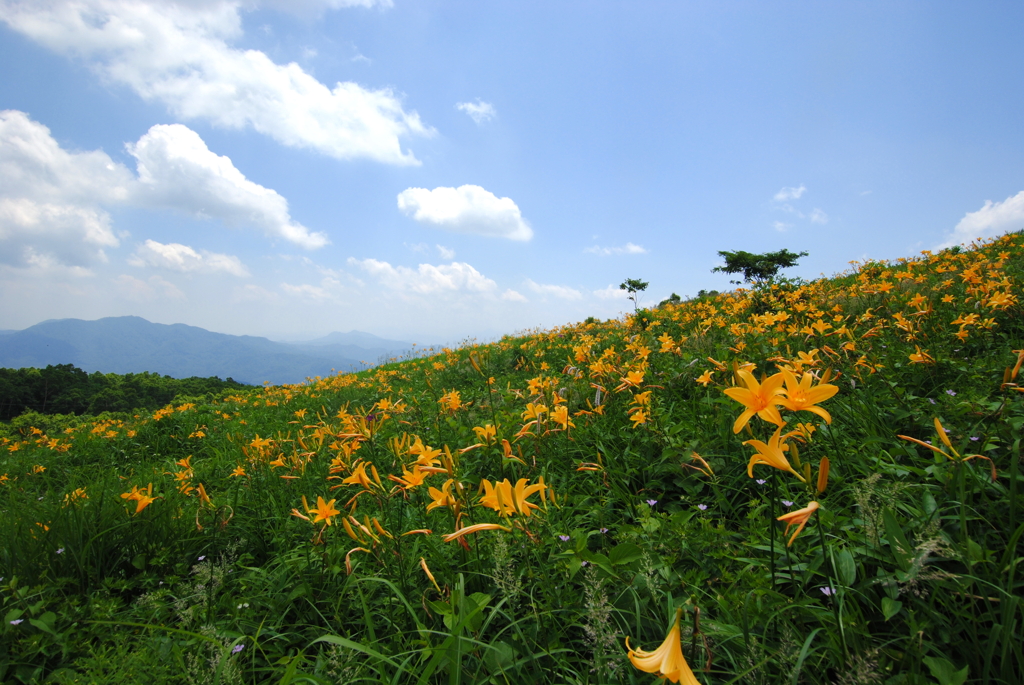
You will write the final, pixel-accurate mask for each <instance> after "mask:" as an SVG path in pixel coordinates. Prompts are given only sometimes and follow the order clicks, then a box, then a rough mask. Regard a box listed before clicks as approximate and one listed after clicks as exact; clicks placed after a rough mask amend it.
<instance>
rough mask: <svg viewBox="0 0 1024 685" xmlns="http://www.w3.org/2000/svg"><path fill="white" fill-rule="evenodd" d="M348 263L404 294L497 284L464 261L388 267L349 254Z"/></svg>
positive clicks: (479, 290) (475, 289) (487, 288)
mask: <svg viewBox="0 0 1024 685" xmlns="http://www.w3.org/2000/svg"><path fill="white" fill-rule="evenodd" d="M348 263H349V264H350V265H352V266H355V267H358V268H360V269H362V270H363V271H365V272H366V273H368V274H369V275H370V276H373V277H375V278H376V279H377V280H378V281H379V282H380V283H381V285H383V286H385V287H387V288H390V289H392V290H397V291H400V292H405V293H418V294H421V295H429V294H431V293H440V292H454V291H468V292H477V293H492V292H494V291H495V290H496V289H497V287H498V284H497V283H495V282H494V281H492V280H491V279H489V278H487V277H486V276H484V275H483V274H481V273H480V272H479V271H477V270H476V269H474V268H473V267H472V266H471V265H469V264H466V263H465V262H452V263H451V264H440V265H437V266H435V265H433V264H420V265H419V266H418V267H417V268H415V269H410V268H409V267H406V266H392V265H391V264H389V263H387V262H383V261H380V260H377V259H356V258H354V257H349V260H348Z"/></svg>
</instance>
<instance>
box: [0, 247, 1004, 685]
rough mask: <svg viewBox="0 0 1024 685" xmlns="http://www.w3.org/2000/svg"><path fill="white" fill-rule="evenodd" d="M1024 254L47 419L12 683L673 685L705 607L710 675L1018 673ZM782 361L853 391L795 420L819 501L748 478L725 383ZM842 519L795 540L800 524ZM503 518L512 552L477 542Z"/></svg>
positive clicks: (770, 474) (748, 432)
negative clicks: (139, 410)
mask: <svg viewBox="0 0 1024 685" xmlns="http://www.w3.org/2000/svg"><path fill="white" fill-rule="evenodd" d="M1022 246H1024V236H1021V235H1020V234H1012V235H1009V236H1006V237H1005V238H1002V239H999V240H996V241H992V242H990V243H987V244H984V245H979V246H975V247H974V248H972V249H970V250H958V249H954V250H947V251H945V252H943V253H941V254H938V255H930V254H927V253H926V254H924V255H923V256H922V257H920V258H915V259H907V260H900V261H898V262H896V263H893V264H887V263H879V262H872V263H868V264H863V265H857V268H855V269H854V270H851V271H850V272H848V273H845V274H840V275H838V276H835V277H833V278H830V279H821V280H819V281H814V282H810V283H802V282H782V283H779V284H776V285H775V286H774V287H765V288H761V289H758V290H756V291H738V292H734V293H726V294H722V295H719V296H716V297H704V298H700V299H698V300H693V301H689V302H683V303H680V304H678V305H668V306H666V307H664V308H661V309H657V310H647V311H644V310H641V311H640V312H638V313H637V314H636V315H634V316H632V317H629V318H628V319H626V320H622V321H607V322H595V323H582V324H577V325H570V326H565V327H562V328H559V329H555V330H551V331H539V332H533V333H528V334H524V335H518V336H508V337H505V338H503V339H502V340H500V341H498V342H495V343H492V344H489V345H466V346H465V347H463V348H461V349H455V350H447V349H446V350H441V351H432V352H433V354H432V355H431V356H426V357H422V358H417V359H404V360H400V361H398V362H395V363H391V364H387V365H385V366H382V367H378V368H377V369H374V370H371V371H366V372H362V373H359V374H350V375H344V376H336V377H331V378H324V379H311V380H310V381H309V382H307V383H306V384H303V385H299V386H285V387H267V388H262V389H257V390H253V391H250V392H244V393H242V392H240V393H237V394H234V395H227V394H225V395H221V396H220V397H219V398H218V399H216V400H212V401H208V402H204V403H199V404H192V403H188V404H184V405H171V406H169V407H167V408H165V409H162V410H159V411H157V412H154V413H151V414H145V415H140V416H137V417H134V418H125V419H123V420H121V419H116V418H113V417H110V418H107V419H106V420H97V421H95V422H88V423H84V424H82V425H80V426H77V427H73V428H69V429H67V430H66V431H64V432H55V433H54V434H52V435H48V434H46V432H45V431H44V430H42V429H40V430H38V431H32V430H31V427H25V426H21V429H20V432H18V433H16V434H14V436H13V437H11V438H6V439H4V440H3V445H2V446H0V450H2V452H0V454H2V457H0V475H2V474H6V479H4V480H3V482H2V483H0V576H2V580H0V597H2V603H3V607H2V611H3V618H4V620H3V623H2V624H0V680H2V681H3V682H5V683H7V682H10V683H32V682H40V683H41V682H55V683H121V682H126V683H127V682H140V681H143V680H144V681H146V682H148V683H154V684H155V683H165V682H166V683H180V682H189V683H207V682H208V683H271V682H272V683H293V682H294V683H299V682H302V683H336V682H345V683H350V682H351V683H403V684H404V683H466V684H469V683H580V684H582V683H653V682H656V681H657V677H656V675H654V674H648V673H645V672H642V671H640V670H638V669H637V668H634V666H633V665H632V664H631V663H630V661H629V660H628V658H627V652H626V647H625V639H626V637H629V638H630V644H631V646H633V647H634V648H635V647H637V646H642V647H643V648H645V649H646V650H648V651H650V650H653V649H655V648H656V647H657V645H659V644H660V643H661V642H662V640H663V639H664V638H665V635H666V633H667V632H668V630H669V628H670V627H671V624H672V621H673V619H674V617H675V615H676V609H677V608H678V607H682V608H683V609H684V611H683V619H682V639H681V643H682V650H683V654H684V655H685V657H686V659H687V661H688V663H689V665H690V667H691V668H692V669H693V671H694V673H695V674H696V677H697V679H698V681H699V682H701V683H714V684H716V685H717V684H725V683H749V684H751V685H762V684H769V683H771V684H774V683H782V682H785V683H841V684H843V685H853V684H870V683H891V684H893V685H895V684H907V685H912V684H926V683H938V685H955V684H959V683H1000V684H1005V685H1017V683H1019V682H1020V673H1024V647H1022V639H1021V638H1022V630H1021V619H1022V616H1021V606H1020V597H1021V596H1022V595H1024V592H1022V581H1021V579H1020V576H1021V570H1020V569H1018V565H1019V562H1020V561H1021V559H1024V553H1022V550H1024V545H1022V544H1021V538H1022V536H1024V512H1022V511H1021V506H1020V504H1019V495H1018V493H1019V491H1020V489H1021V477H1020V463H1019V460H1020V448H1021V438H1022V426H1024V397H1022V393H1021V392H1018V390H1017V386H1016V385H1015V383H1016V382H1017V381H1018V380H1019V379H1018V378H1011V377H1010V376H1011V375H1012V373H1013V368H1014V366H1015V365H1016V364H1017V362H1018V358H1019V357H1018V353H1017V352H1016V351H1015V350H1018V349H1019V348H1021V347H1024V344H1022V340H1024V335H1022V333H1024V325H1022V324H1024V320H1022V313H1024V310H1022V309H1021V306H1020V303H1019V302H1018V297H1019V294H1020V292H1021V284H1022V273H1024V252H1022ZM801 353H803V355H804V356H801ZM808 355H809V356H808ZM808 360H810V361H808ZM745 364H750V365H752V366H743V365H745ZM782 366H788V367H789V368H794V369H796V370H797V371H810V372H812V373H814V374H816V378H815V380H814V383H815V384H816V385H817V384H831V385H835V386H836V387H837V388H838V391H837V392H836V394H835V395H834V396H833V397H831V398H829V399H827V400H824V401H822V402H820V405H819V406H820V408H821V409H825V410H827V412H828V413H829V415H830V417H831V423H827V422H826V421H825V420H824V418H823V417H822V416H821V415H819V414H815V413H813V412H811V411H806V410H788V409H785V408H782V410H781V411H782V417H783V418H784V419H785V421H786V422H787V427H786V429H785V430H786V431H787V432H789V431H793V430H795V429H796V426H797V424H798V423H806V424H809V425H810V426H811V427H812V429H813V433H811V435H810V437H809V439H807V440H806V441H804V442H800V441H799V440H798V438H796V437H790V438H789V439H788V444H789V445H791V446H792V447H791V449H790V450H789V451H788V452H787V453H786V455H785V458H786V459H787V460H788V461H789V463H790V464H792V466H793V470H794V471H796V472H797V473H799V474H801V475H802V476H804V478H805V480H806V481H807V483H806V484H805V483H803V482H801V481H800V480H799V479H798V478H797V477H795V476H794V475H793V474H791V473H789V472H787V471H784V470H780V469H776V468H772V467H771V466H769V465H766V464H758V465H755V466H753V467H752V474H753V477H751V476H750V475H748V468H747V467H748V462H749V461H750V459H751V457H752V456H753V455H754V453H755V449H754V446H753V445H751V444H746V443H747V442H748V441H750V440H760V441H764V442H767V441H768V439H769V438H770V437H771V436H772V434H773V432H774V430H775V426H773V425H771V424H770V423H768V422H766V421H765V420H764V419H762V418H760V417H755V418H752V419H751V420H750V422H749V423H748V424H747V427H745V428H743V429H742V430H741V431H740V432H739V433H736V432H734V430H733V426H734V422H735V421H736V419H737V417H738V416H739V415H740V413H741V412H742V411H743V409H744V407H743V405H742V404H740V403H739V402H737V401H735V400H734V399H731V398H730V397H729V396H727V395H726V394H725V393H724V392H723V390H725V389H728V388H730V387H733V386H734V385H735V384H736V383H737V382H738V379H740V375H739V374H738V373H737V370H738V369H750V370H751V371H752V372H753V373H754V374H755V377H756V378H757V379H763V378H767V377H770V376H772V375H773V374H775V373H776V372H777V370H778V368H780V367H782ZM454 392H457V393H458V395H457V398H456V396H455V395H454V394H453V393H454ZM541 405H543V409H541V408H540V406H541ZM563 407H564V413H558V412H562V411H563V410H562V409H561V408H563ZM936 418H938V419H939V420H940V421H941V424H942V426H943V427H944V428H945V429H947V430H948V431H949V432H948V439H949V440H950V444H951V447H952V449H950V448H947V447H945V445H943V443H942V442H941V441H940V440H939V438H938V436H937V435H936V430H935V424H934V420H935V419H936ZM531 421H535V423H531ZM567 421H571V425H570V424H569V423H567ZM66 423H67V421H66V417H63V418H62V421H61V422H60V423H53V424H50V425H49V426H47V427H46V429H47V430H51V431H53V427H55V426H58V425H66ZM488 426H493V427H494V430H493V435H492V434H490V433H489V432H488V431H487V430H486V429H487V427H488ZM474 428H478V429H480V430H478V431H477V430H474ZM899 436H907V437H910V438H915V439H917V440H920V441H931V443H933V444H934V445H935V446H937V447H941V448H942V449H943V450H944V451H945V452H946V454H948V455H949V456H948V457H947V456H945V455H943V454H940V453H937V452H935V451H932V450H930V449H928V448H927V447H925V446H922V445H921V444H919V443H915V442H912V441H908V440H906V439H903V438H901V437H899ZM503 441H507V446H506V445H503ZM428 447H430V448H434V449H436V450H438V452H436V453H433V452H431V453H428V454H426V455H424V454H423V451H422V450H423V449H426V448H428ZM794 448H795V449H794ZM953 450H955V451H956V454H958V455H963V456H964V457H966V456H969V455H981V457H984V459H983V458H979V457H973V458H971V459H961V458H957V457H956V456H955V455H954V453H953ZM694 453H697V454H699V455H700V457H701V460H698V459H696V458H694V457H693V455H694ZM826 457H827V458H828V460H829V462H830V464H831V467H830V470H829V478H828V483H827V488H826V489H825V490H824V492H823V493H820V492H818V491H817V489H816V483H817V480H818V473H819V471H820V469H821V466H820V464H821V460H822V459H824V458H826ZM417 460H419V461H418V462H417ZM417 463H419V464H420V465H421V466H422V465H427V466H429V467H430V468H429V469H428V475H426V476H425V477H423V482H422V484H415V482H414V481H415V478H412V479H411V480H410V478H411V477H412V476H415V475H416V474H415V471H416V464H417ZM371 464H372V468H371V467H370V465H371ZM243 472H244V474H243ZM374 472H376V474H377V475H376V477H375V476H374ZM993 472H994V473H995V479H994V480H993V478H992V474H993ZM360 474H365V475H364V476H360ZM421 475H422V474H421ZM807 476H809V477H807ZM392 477H393V478H392ZM504 478H508V479H509V481H510V483H511V484H512V485H513V486H514V485H515V484H516V482H517V481H518V480H520V479H524V485H538V484H540V483H541V482H542V481H541V478H543V485H544V487H543V488H534V489H535V492H534V493H533V494H532V495H530V496H529V497H528V498H527V499H526V501H527V502H529V504H530V505H534V506H535V507H536V508H534V509H532V510H531V513H530V516H525V515H524V512H523V510H524V509H526V508H527V507H526V506H524V505H523V504H521V496H517V495H515V493H514V492H512V491H502V490H501V488H498V492H499V493H501V499H500V500H499V499H497V498H498V495H497V494H495V495H493V496H492V498H491V499H486V498H484V497H483V495H484V494H485V492H486V487H485V486H484V483H483V481H484V480H485V479H486V480H487V481H488V483H487V486H490V487H492V488H493V484H494V483H496V482H497V481H500V480H502V479H504ZM378 479H379V481H378ZM396 479H399V480H396ZM400 479H405V482H400ZM346 480H348V481H349V482H347V483H346V482H345V481H346ZM448 480H451V481H452V483H451V484H449V485H448V488H447V490H446V491H445V490H444V488H443V486H444V484H445V483H446V481H448ZM150 484H152V490H149V489H148V487H149V485H150ZM200 485H202V491H203V492H205V493H206V494H207V496H208V497H207V498H206V499H204V498H203V497H202V496H201V494H200ZM133 488H134V491H135V492H136V493H138V492H140V491H144V492H145V493H148V495H147V497H152V498H153V499H152V500H148V499H147V500H145V501H144V502H143V503H144V504H145V506H143V507H142V508H141V510H139V511H138V512H137V513H136V510H137V509H138V508H139V502H138V500H137V499H129V498H126V497H124V495H126V494H130V493H131V492H132V491H133ZM446 494H447V495H450V497H446ZM321 497H322V498H323V500H324V502H323V505H324V506H322V507H321V506H319V505H318V504H317V503H318V498H321ZM303 498H305V500H304V499H303ZM812 500H813V501H816V502H818V503H819V504H820V508H819V509H818V510H817V511H816V512H815V513H813V515H811V516H810V518H809V520H808V522H807V525H806V528H805V529H804V530H803V531H802V532H801V533H800V534H799V535H798V536H797V537H796V539H795V541H794V542H793V544H792V546H790V547H787V546H786V541H787V539H788V535H784V529H785V524H784V523H782V522H780V521H776V519H777V517H778V516H780V515H782V514H784V513H786V512H792V511H796V510H798V509H801V508H803V507H804V506H805V505H807V504H808V502H810V501H812ZM304 501H305V502H306V503H308V505H309V506H308V508H307V507H306V506H305V505H304ZM488 502H489V503H490V506H487V504H488ZM787 503H789V504H787ZM432 504H436V505H437V506H433V507H432V508H431V510H429V511H428V505H432ZM502 509H504V511H505V513H507V514H509V515H508V516H502V515H501V511H500V510H502ZM310 510H313V511H310ZM318 515H319V518H320V519H321V520H319V521H318V520H316V519H317V518H318ZM349 515H351V517H352V518H350V519H348V521H347V523H348V529H346V527H345V526H344V525H343V519H344V518H345V517H347V516H349ZM325 518H326V520H324V519H325ZM327 521H330V525H327V524H326V522H327ZM480 523H491V524H498V525H501V526H503V527H504V528H505V529H508V530H502V529H491V530H483V531H482V532H477V533H473V534H468V535H465V536H463V537H460V538H458V539H454V540H452V541H445V537H444V536H445V535H449V534H451V533H454V532H455V531H456V530H457V526H458V527H465V526H469V525H473V524H480ZM349 531H351V534H350V532H349ZM410 531H429V532H412V533H410ZM792 532H793V531H792V530H790V531H789V533H790V534H792ZM405 533H409V534H407V535H404V534H405ZM357 548H358V549H357ZM425 569H429V570H430V572H431V573H432V575H433V577H434V579H435V581H436V583H437V585H436V586H435V585H434V582H432V581H431V580H430V579H429V578H428V576H427V574H426V571H425Z"/></svg>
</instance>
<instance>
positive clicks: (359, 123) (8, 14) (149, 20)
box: [0, 0, 433, 165]
mask: <svg viewBox="0 0 1024 685" xmlns="http://www.w3.org/2000/svg"><path fill="white" fill-rule="evenodd" d="M280 4H284V3H283V1H282V2H281V3H280ZM289 4H290V5H294V3H289ZM300 4H302V5H308V6H313V5H317V6H323V7H337V6H343V5H351V4H362V5H368V4H373V3H371V2H369V0H367V1H366V2H345V1H344V0H339V1H337V2H330V1H327V2H313V0H306V1H305V2H302V3H300ZM380 4H387V3H380ZM243 5H244V3H243V2H242V1H241V0H211V1H210V2H187V3H186V2H181V3H172V2H165V1H163V0H48V1H44V2H17V1H16V0H0V21H3V22H5V23H6V24H7V25H8V26H9V27H10V28H11V29H13V30H15V31H17V32H19V33H21V34H23V35H25V36H27V37H28V38H30V39H32V40H34V41H36V42H37V43H39V44H41V45H43V46H45V47H47V48H49V49H50V50H53V51H54V52H58V53H61V54H64V55H68V56H70V57H75V58H79V59H82V60H84V61H85V63H86V64H88V65H90V66H91V67H92V68H93V69H94V70H95V71H97V72H98V73H99V74H100V75H101V76H102V77H103V78H104V79H106V80H107V81H109V82H112V83H117V84H123V85H126V86H128V87H129V88H131V89H132V90H133V91H135V93H137V94H138V95H139V96H140V97H142V98H143V99H144V100H147V101H156V102H161V103H163V104H164V105H165V106H166V107H167V108H168V109H169V110H170V111H171V112H173V113H174V114H175V115H176V116H178V117H181V118H183V119H186V120H188V119H201V120H204V121H208V122H210V123H212V124H214V125H216V126H222V127H224V128H229V129H242V128H252V129H254V130H256V131H258V132H260V133H262V134H264V135H267V136H270V137H271V138H273V139H274V140H276V141H278V142H279V143H281V144H283V145H287V146H290V147H297V148H307V149H312V150H316V151H318V152H320V153H322V154H325V155H328V156H331V157H335V158H337V159H355V158H364V159H371V160H375V161H378V162H383V163H387V164H398V165H410V164H419V161H418V160H417V159H416V157H415V156H414V155H413V154H412V153H411V152H406V151H403V150H402V146H401V142H400V140H401V139H402V138H405V137H408V136H412V135H421V136H429V135H432V134H433V129H431V128H430V127H428V126H426V125H424V124H423V122H422V121H420V118H419V115H418V114H416V112H415V111H411V112H407V111H405V109H404V108H403V105H402V102H401V99H400V98H399V96H398V95H397V94H395V93H394V92H393V91H391V90H390V89H386V88H385V89H380V90H370V89H367V88H364V87H362V86H360V85H359V84H356V83H352V82H344V83H336V84H335V85H334V87H333V88H329V87H328V86H327V85H325V84H323V83H320V82H319V81H317V80H316V79H315V78H314V77H313V76H311V75H310V74H308V73H307V72H305V71H304V70H303V69H302V67H300V66H299V65H298V64H296V63H294V62H292V63H289V64H284V65H282V64H276V63H275V62H274V61H273V60H271V59H270V58H269V57H268V56H267V55H266V54H265V53H263V52H260V51H259V50H240V49H237V48H234V47H232V46H231V45H230V42H231V41H232V40H235V39H238V38H240V37H241V36H242V21H241V14H240V10H241V8H242V7H243Z"/></svg>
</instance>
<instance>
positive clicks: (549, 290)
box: [526, 278, 583, 300]
mask: <svg viewBox="0 0 1024 685" xmlns="http://www.w3.org/2000/svg"><path fill="white" fill-rule="evenodd" d="M526 287H527V288H529V289H530V290H532V291H533V292H535V293H537V294H538V295H548V296H551V297H557V298H559V299H561V300H580V299H582V298H583V293H581V292H580V291H579V290H576V289H575V288H570V287H568V286H564V285H545V284H542V283H536V282H534V281H533V280H531V279H529V278H527V279H526Z"/></svg>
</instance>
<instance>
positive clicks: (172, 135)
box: [0, 110, 328, 272]
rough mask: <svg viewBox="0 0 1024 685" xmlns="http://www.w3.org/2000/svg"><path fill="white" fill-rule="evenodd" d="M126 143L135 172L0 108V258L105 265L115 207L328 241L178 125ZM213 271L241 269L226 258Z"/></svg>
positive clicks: (309, 242) (26, 263)
mask: <svg viewBox="0 0 1024 685" xmlns="http://www.w3.org/2000/svg"><path fill="white" fill-rule="evenodd" d="M127 148H128V151H129V152H130V153H131V154H132V155H133V156H134V157H135V159H136V160H137V167H136V168H137V175H136V174H133V173H132V172H131V171H130V170H129V169H128V168H127V167H125V166H124V165H123V164H120V163H117V162H114V161H113V160H112V159H111V158H110V156H109V155H107V154H106V153H105V152H103V151H101V150H93V151H87V152H75V151H68V150H65V149H63V148H62V147H61V146H60V145H59V144H58V143H57V141H56V140H54V138H53V136H52V135H51V134H50V130H49V129H48V128H47V127H46V126H44V125H42V124H40V123H38V122H36V121H33V120H32V119H30V118H29V117H28V115H26V114H25V113H24V112H18V111H13V110H7V111H2V112H0V263H3V264H7V265H10V266H16V267H31V266H35V267H38V266H44V265H54V264H58V265H64V266H71V267H82V266H87V265H89V264H93V263H96V262H103V261H106V260H107V256H106V253H105V251H104V250H105V249H107V248H115V247H118V246H119V245H120V239H119V237H118V235H117V234H116V233H115V231H114V229H113V226H112V222H111V217H110V215H109V214H108V212H107V209H108V208H112V207H120V206H135V207H145V208H151V209H174V210H177V211H180V212H183V213H186V214H190V215H192V216H199V217H210V218H215V219H219V220H221V221H223V222H224V223H226V224H228V225H235V226H254V227H256V228H259V229H262V230H263V231H264V232H265V233H267V234H269V235H272V236H276V237H280V238H284V239H285V240H288V241H290V242H292V243H295V244H297V245H300V246H302V247H305V248H308V249H313V248H317V247H321V246H323V245H325V244H326V243H327V242H328V241H327V238H326V236H324V235H323V234H322V233H312V232H310V231H309V230H308V229H306V228H305V227H304V226H302V225H301V224H299V223H296V222H295V221H293V220H292V219H291V217H290V216H289V214H288V202H287V201H286V200H285V199H284V198H283V197H281V196H280V195H279V194H277V193H276V192H275V191H273V190H270V189H268V188H264V187H262V186H260V185H257V184H255V183H253V182H251V181H249V180H247V179H246V178H245V176H244V175H243V174H242V173H241V172H240V171H238V169H236V168H235V167H234V165H233V164H232V163H231V160H230V159H228V158H227V157H221V156H218V155H216V154H214V153H213V152H211V151H210V150H209V149H208V148H207V147H206V144H205V143H204V142H203V141H202V139H201V138H200V137H199V136H198V135H197V134H196V133H195V132H194V131H192V130H190V129H189V128H187V127H185V126H181V125H179V124H176V125H173V126H154V127H153V128H151V129H150V130H149V132H148V133H146V134H145V135H143V136H142V137H141V138H140V139H139V140H138V142H137V143H135V144H133V145H128V146H127ZM139 258H140V259H142V258H141V257H139ZM214 261H215V262H216V260H214ZM207 264H209V262H207ZM238 266H239V267H240V265H238ZM218 268H219V269H220V270H222V271H224V270H226V271H229V272H230V271H231V269H235V271H237V270H238V269H237V268H236V267H235V266H232V265H230V264H227V263H224V262H223V261H221V262H219V267H218Z"/></svg>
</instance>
